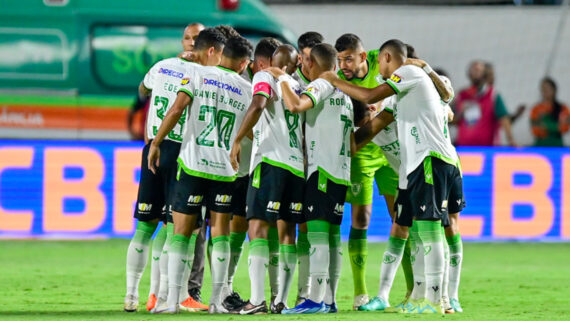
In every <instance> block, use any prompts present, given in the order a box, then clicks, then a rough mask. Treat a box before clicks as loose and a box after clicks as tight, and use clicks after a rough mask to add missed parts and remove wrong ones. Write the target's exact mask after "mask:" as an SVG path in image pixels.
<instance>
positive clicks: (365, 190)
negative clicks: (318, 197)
mask: <svg viewBox="0 0 570 321" xmlns="http://www.w3.org/2000/svg"><path fill="white" fill-rule="evenodd" d="M350 180H351V186H350V188H349V189H348V191H347V192H346V201H347V202H348V203H351V204H355V205H368V204H372V198H373V191H374V186H373V184H374V180H376V185H377V186H378V191H379V192H380V195H392V196H394V195H396V192H397V190H398V173H396V172H395V171H394V170H393V169H392V167H391V166H390V164H389V163H388V161H387V160H386V157H385V156H384V154H383V153H382V150H381V149H380V147H378V146H377V145H376V144H374V143H369V144H368V145H366V146H364V148H362V149H361V150H360V151H359V152H358V153H356V155H354V156H353V157H352V159H351V168H350Z"/></svg>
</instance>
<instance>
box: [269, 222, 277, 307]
mask: <svg viewBox="0 0 570 321" xmlns="http://www.w3.org/2000/svg"><path fill="white" fill-rule="evenodd" d="M267 241H268V244H269V267H268V270H269V286H270V287H271V297H274V296H276V295H277V292H279V234H278V232H277V228H276V227H270V228H269V233H268V235H267Z"/></svg>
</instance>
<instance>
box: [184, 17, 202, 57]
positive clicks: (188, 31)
mask: <svg viewBox="0 0 570 321" xmlns="http://www.w3.org/2000/svg"><path fill="white" fill-rule="evenodd" d="M202 30H204V25H203V24H201V23H199V22H195V23H191V24H189V25H188V26H186V28H184V35H183V36H182V49H183V50H184V51H192V50H194V42H195V41H196V38H197V37H198V34H200V31H202Z"/></svg>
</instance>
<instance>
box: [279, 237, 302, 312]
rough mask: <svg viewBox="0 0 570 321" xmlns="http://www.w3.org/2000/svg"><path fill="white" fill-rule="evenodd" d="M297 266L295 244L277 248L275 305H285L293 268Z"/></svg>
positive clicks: (293, 271) (293, 273) (291, 281)
mask: <svg viewBox="0 0 570 321" xmlns="http://www.w3.org/2000/svg"><path fill="white" fill-rule="evenodd" d="M296 265H297V248H296V247H295V244H281V245H280V246H279V291H278V293H277V296H276V297H275V302H274V303H275V304H278V303H281V302H283V303H285V305H287V297H288V296H289V290H290V289H291V283H293V276H294V275H295V267H296Z"/></svg>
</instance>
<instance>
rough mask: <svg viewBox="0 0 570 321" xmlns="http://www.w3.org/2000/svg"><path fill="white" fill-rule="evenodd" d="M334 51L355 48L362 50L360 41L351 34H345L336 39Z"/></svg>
mask: <svg viewBox="0 0 570 321" xmlns="http://www.w3.org/2000/svg"><path fill="white" fill-rule="evenodd" d="M334 47H335V49H336V51H338V52H341V51H345V50H349V49H350V50H354V49H357V48H359V47H360V48H362V40H360V38H359V37H358V36H357V35H355V34H353V33H345V34H344V35H342V36H340V37H338V39H337V40H336V43H335V44H334Z"/></svg>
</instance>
